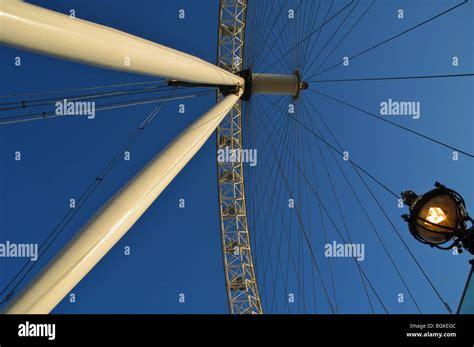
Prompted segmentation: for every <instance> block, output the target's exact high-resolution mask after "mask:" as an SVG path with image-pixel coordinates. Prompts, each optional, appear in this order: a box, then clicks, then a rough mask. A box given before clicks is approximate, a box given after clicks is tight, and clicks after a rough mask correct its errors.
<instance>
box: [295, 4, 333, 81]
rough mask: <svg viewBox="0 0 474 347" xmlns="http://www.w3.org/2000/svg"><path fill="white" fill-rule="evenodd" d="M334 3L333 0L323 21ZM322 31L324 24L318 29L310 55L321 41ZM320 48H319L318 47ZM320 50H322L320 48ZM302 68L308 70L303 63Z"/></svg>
mask: <svg viewBox="0 0 474 347" xmlns="http://www.w3.org/2000/svg"><path fill="white" fill-rule="evenodd" d="M333 5H334V0H331V4H330V5H329V7H328V10H327V11H326V15H325V16H324V19H323V23H324V22H325V21H326V20H327V19H328V16H329V13H330V12H331V9H332V6H333ZM322 31H323V26H321V27H320V28H319V30H318V35H316V38H315V39H314V42H313V45H312V46H311V49H310V51H309V53H310V55H311V53H313V52H314V49H315V48H316V47H317V43H318V41H319V38H320V36H321V32H322ZM308 41H309V42H310V41H311V40H308ZM318 50H319V49H318ZM319 51H320V50H319ZM302 68H303V72H304V71H305V70H306V69H305V66H304V65H303V67H302Z"/></svg>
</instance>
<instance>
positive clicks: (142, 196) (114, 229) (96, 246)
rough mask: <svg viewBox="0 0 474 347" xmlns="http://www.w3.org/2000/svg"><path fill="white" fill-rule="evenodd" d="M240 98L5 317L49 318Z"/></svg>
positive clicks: (198, 125) (104, 214) (202, 126)
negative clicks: (54, 309) (40, 315)
mask: <svg viewBox="0 0 474 347" xmlns="http://www.w3.org/2000/svg"><path fill="white" fill-rule="evenodd" d="M240 96H241V94H239V95H234V94H230V95H228V96H226V97H225V99H223V100H222V101H221V102H219V103H218V104H217V105H215V106H214V107H213V108H212V109H211V110H209V111H208V112H207V113H205V114H204V115H203V116H201V117H200V118H199V119H198V120H196V121H195V122H194V123H192V124H191V125H190V126H189V127H187V128H186V129H185V130H184V131H183V132H182V133H181V134H180V135H179V136H177V137H176V138H175V139H174V140H173V142H171V143H170V144H169V145H168V146H167V147H166V148H165V149H164V150H163V151H161V152H160V153H159V154H158V155H157V156H156V157H155V158H154V159H153V160H152V161H151V162H150V163H148V165H147V166H146V167H145V168H144V169H142V170H141V171H140V172H139V173H138V174H137V175H136V176H135V177H134V178H132V179H131V180H130V181H129V182H128V183H127V184H126V185H125V186H124V187H123V188H122V189H121V190H120V191H119V192H118V193H117V194H116V195H115V196H114V197H113V198H112V199H110V200H109V201H108V202H107V203H106V204H105V205H104V206H103V207H102V208H101V209H100V210H99V212H97V214H96V215H95V216H94V217H93V218H92V219H91V220H90V221H89V222H88V223H87V224H86V225H85V226H84V227H83V228H82V230H81V231H80V232H79V233H78V236H77V237H76V238H75V239H73V240H72V241H71V242H70V243H69V244H68V245H67V246H66V247H65V248H64V249H63V250H62V251H61V252H60V253H59V255H57V256H56V258H55V259H53V260H52V261H51V262H50V263H49V264H48V266H47V267H46V269H45V270H43V271H42V272H41V273H40V274H39V276H38V277H37V278H36V279H35V280H33V281H32V282H31V283H30V284H29V286H28V287H27V288H26V289H25V290H24V291H23V292H22V293H20V294H19V295H18V296H17V297H14V298H13V302H12V303H11V304H10V305H9V306H8V307H7V309H6V311H5V313H10V314H39V313H49V312H50V311H51V310H52V309H53V308H54V307H55V306H56V305H57V304H58V303H59V302H60V301H61V300H62V299H63V298H64V297H65V296H66V295H67V294H68V293H69V292H70V291H71V290H72V289H73V288H74V287H75V286H76V284H78V283H79V282H80V281H81V279H82V278H83V277H84V276H85V275H86V274H87V273H88V272H89V271H90V270H91V269H92V268H93V267H94V266H95V265H96V264H97V263H98V262H99V261H100V260H101V259H102V257H103V256H104V255H105V254H107V252H108V251H109V250H110V249H111V248H112V247H113V246H114V245H115V244H116V243H117V242H118V241H119V240H120V238H121V237H122V236H123V235H125V233H126V232H127V231H128V230H129V229H130V228H131V227H132V226H133V224H134V223H135V222H136V221H137V220H138V219H139V218H140V216H141V215H142V214H143V213H144V212H145V211H146V210H147V208H148V207H149V206H150V205H151V204H152V203H153V202H154V201H155V199H156V198H157V197H158V196H159V195H160V194H161V192H162V191H163V190H164V189H165V188H166V187H167V186H168V184H169V183H170V182H171V181H172V180H173V179H174V178H175V177H176V175H178V173H179V172H180V171H181V169H182V168H184V166H185V165H186V164H187V163H188V162H189V161H190V160H191V158H192V157H193V156H194V155H195V154H196V153H197V151H198V150H199V149H200V148H201V147H202V145H203V144H204V143H205V142H206V140H207V139H208V138H209V136H210V135H211V134H212V132H213V131H214V130H215V129H216V128H217V126H218V125H219V123H220V122H221V121H222V119H223V118H224V117H225V115H226V114H227V113H228V112H229V111H230V110H231V108H232V107H233V106H234V104H235V103H236V102H237V101H238V99H239V97H240Z"/></svg>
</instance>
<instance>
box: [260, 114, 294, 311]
mask: <svg viewBox="0 0 474 347" xmlns="http://www.w3.org/2000/svg"><path fill="white" fill-rule="evenodd" d="M280 119H281V120H284V117H280ZM282 125H283V124H282ZM282 125H281V126H280V128H281V127H282ZM285 128H286V129H287V130H286V136H285V140H284V141H287V139H288V134H289V131H288V127H285ZM260 135H261V134H260ZM259 137H260V138H262V136H259ZM263 138H265V136H264V137H263ZM272 144H273V147H274V141H273V142H272ZM281 147H282V146H281V143H280V150H278V151H277V153H281V152H282V150H281ZM277 155H278V154H277ZM268 157H271V156H268ZM272 162H273V164H274V161H273V160H272ZM270 172H274V173H276V172H275V170H273V169H271V170H270ZM264 174H265V170H263V171H261V175H264ZM267 178H268V181H272V182H273V188H272V191H273V192H272V194H271V196H274V191H275V188H276V186H277V182H278V180H277V179H272V177H271V174H270V177H267ZM256 186H257V187H258V186H259V185H256ZM280 192H281V185H280ZM280 192H279V194H280ZM261 195H262V194H261ZM265 195H266V194H265V193H263V196H265ZM276 201H278V199H276ZM262 203H263V202H262ZM268 208H269V211H271V210H272V206H269V207H268ZM280 212H281V211H280ZM280 214H281V216H282V220H281V224H282V225H283V228H284V229H285V230H286V226H285V223H284V215H283V213H280ZM254 215H255V214H254ZM268 219H273V220H275V219H276V218H268V217H267V218H265V221H267V220H268ZM281 224H280V225H281ZM254 227H255V226H254ZM264 230H265V231H266V230H267V229H266V228H265V229H264ZM272 230H274V229H272ZM280 240H281V236H280ZM263 244H264V242H262V245H263ZM279 244H281V241H280V242H279ZM269 247H270V246H269ZM278 248H279V249H280V247H278ZM256 249H257V248H256ZM256 253H257V254H259V253H260V252H259V251H257V252H256ZM268 253H269V252H268ZM290 257H291V259H292V265H293V268H294V270H296V266H295V264H294V257H293V255H292V253H291V254H290ZM268 258H271V257H268ZM280 258H281V257H280V256H278V257H277V259H278V262H280ZM288 260H289V259H288ZM280 271H281V272H282V269H281V268H280ZM263 273H264V274H265V271H264V272H263ZM283 276H284V275H283ZM297 277H299V275H297ZM284 285H285V288H287V285H286V284H285V283H284ZM298 286H299V287H301V285H300V284H298ZM285 291H286V290H285ZM286 305H287V302H286Z"/></svg>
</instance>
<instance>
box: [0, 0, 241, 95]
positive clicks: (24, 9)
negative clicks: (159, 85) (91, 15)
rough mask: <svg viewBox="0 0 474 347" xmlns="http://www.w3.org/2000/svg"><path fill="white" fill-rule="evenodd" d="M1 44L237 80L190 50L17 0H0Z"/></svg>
mask: <svg viewBox="0 0 474 347" xmlns="http://www.w3.org/2000/svg"><path fill="white" fill-rule="evenodd" d="M0 43H3V44H6V45H10V46H14V47H17V48H20V49H25V50H30V51H34V52H37V53H40V54H46V55H51V56H55V57H58V58H63V59H68V60H73V61H78V62H80V63H84V64H90V65H96V66H100V67H104V68H109V69H115V70H122V71H127V72H133V73H138V74H145V75H152V76H162V77H165V78H171V79H176V80H180V81H187V82H195V83H208V84H219V85H236V84H238V85H240V86H242V85H243V83H244V81H243V79H242V78H240V77H238V76H236V75H234V74H232V73H230V72H227V71H225V70H223V69H221V68H219V67H217V66H215V65H212V64H210V63H208V62H206V61H204V60H202V59H199V58H197V57H194V56H192V55H189V54H186V53H183V52H180V51H177V50H174V49H171V48H168V47H165V46H162V45H159V44H156V43H153V42H151V41H148V40H145V39H142V38H139V37H137V36H133V35H130V34H127V33H124V32H122V31H119V30H115V29H112V28H109V27H106V26H103V25H99V24H95V23H91V22H88V21H85V20H81V19H78V18H70V17H69V16H67V15H64V14H61V13H57V12H54V11H50V10H47V9H44V8H41V7H38V6H34V5H31V4H28V3H24V2H22V1H18V0H0Z"/></svg>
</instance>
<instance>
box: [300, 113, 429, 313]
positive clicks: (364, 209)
mask: <svg viewBox="0 0 474 347" xmlns="http://www.w3.org/2000/svg"><path fill="white" fill-rule="evenodd" d="M306 111H307V112H308V110H307V109H306ZM317 129H318V130H319V128H318V127H317ZM319 135H320V136H321V137H322V134H321V133H319ZM316 140H317V141H318V139H316ZM353 192H354V191H353ZM356 199H357V202H358V203H359V206H360V207H361V208H362V211H363V213H364V215H365V217H366V218H367V220H368V221H369V224H370V226H371V229H372V231H373V232H374V233H375V235H376V237H377V240H378V241H379V243H380V245H381V246H382V248H383V250H384V251H385V254H386V255H387V257H388V259H389V260H390V263H391V264H392V266H393V267H394V269H395V271H396V272H397V274H398V277H399V278H400V280H401V281H402V283H403V286H404V287H405V289H406V290H407V292H408V295H409V296H410V298H411V299H412V301H413V302H414V303H415V306H416V308H417V310H418V312H419V313H422V312H421V309H420V307H419V305H418V303H417V301H416V299H415V297H414V295H413V293H412V291H411V289H410V287H409V286H408V284H407V283H406V280H405V278H404V277H403V275H402V274H401V271H400V269H399V268H398V265H397V264H396V262H395V260H394V258H393V257H392V255H391V254H390V252H389V250H388V248H387V247H386V245H385V242H384V241H383V239H382V237H381V236H380V234H379V232H378V230H377V228H376V227H375V224H374V222H373V221H372V218H370V215H369V213H368V212H367V209H366V208H365V207H364V204H363V203H362V201H361V200H360V198H359V197H358V196H357V195H356Z"/></svg>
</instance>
